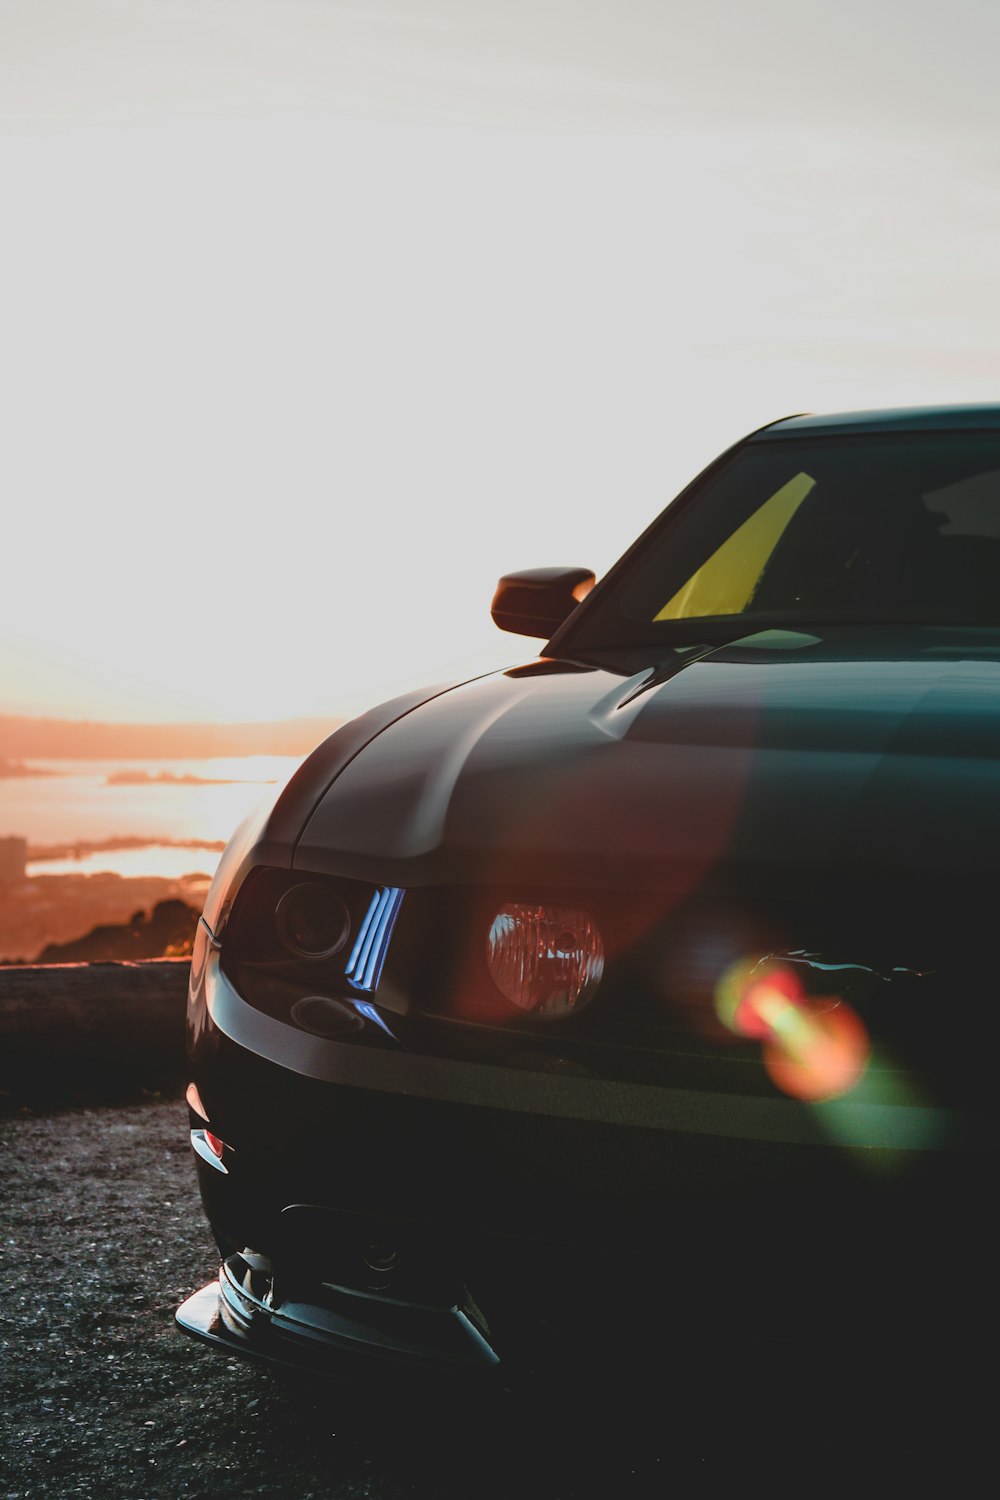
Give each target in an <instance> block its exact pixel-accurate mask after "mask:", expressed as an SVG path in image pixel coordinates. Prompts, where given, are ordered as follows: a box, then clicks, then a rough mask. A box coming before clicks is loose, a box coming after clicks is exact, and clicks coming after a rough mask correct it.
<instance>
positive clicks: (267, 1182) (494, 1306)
mask: <svg viewBox="0 0 1000 1500" xmlns="http://www.w3.org/2000/svg"><path fill="white" fill-rule="evenodd" d="M371 1008H372V1009H373V1008H374V1007H371ZM190 1020H191V1023H192V1049H191V1056H192V1067H193V1074H194V1077H195V1079H196V1081H197V1086H198V1091H199V1098H200V1099H202V1100H203V1101H204V1109H205V1111H206V1113H205V1115H204V1116H203V1117H196V1116H195V1114H193V1115H192V1120H191V1124H192V1127H193V1129H194V1131H195V1132H200V1134H201V1135H202V1136H203V1135H204V1127H208V1128H209V1129H210V1130H211V1131H212V1132H213V1133H214V1134H216V1135H217V1137H218V1138H219V1140H220V1141H221V1142H223V1143H225V1145H224V1149H223V1153H222V1157H221V1159H219V1158H216V1159H214V1160H213V1159H212V1158H213V1153H212V1152H211V1151H210V1150H205V1149H201V1150H198V1143H197V1142H193V1144H195V1146H196V1164H197V1170H198V1175H199V1182H200V1187H201V1192H202V1198H203V1202H204V1205H205V1209H206V1213H207V1215H208V1218H209V1221H210V1223H211V1225H212V1228H213V1230H214V1232H215V1235H216V1238H217V1240H218V1241H219V1244H220V1248H221V1249H222V1253H223V1264H222V1267H221V1269H220V1274H219V1278H218V1280H217V1281H215V1282H212V1283H210V1284H209V1285H208V1286H207V1287H204V1288H202V1290H201V1291H199V1292H197V1293H195V1294H194V1296H193V1297H191V1298H189V1299H188V1300H187V1301H186V1302H185V1303H184V1304H183V1306H182V1307H181V1308H180V1309H179V1311H178V1314H177V1320H178V1322H179V1324H180V1326H181V1327H182V1328H183V1329H184V1330H185V1331H186V1332H188V1333H190V1334H192V1335H194V1336H195V1337H197V1338H199V1339H201V1340H204V1341H205V1342H207V1343H208V1344H211V1345H214V1346H215V1347H217V1348H222V1349H225V1350H227V1351H228V1352H230V1353H234V1354H239V1355H245V1356H248V1357H250V1358H253V1359H256V1360H258V1361H261V1362H263V1363H266V1364H271V1365H275V1366H281V1367H284V1368H289V1369H297V1370H303V1371H310V1372H313V1373H321V1374H329V1375H333V1376H338V1377H349V1378H350V1379H351V1380H352V1381H354V1380H357V1379H359V1378H360V1379H362V1380H363V1379H365V1378H366V1377H367V1376H371V1377H372V1378H373V1379H375V1380H377V1381H378V1382H379V1383H380V1384H383V1385H384V1384H385V1383H386V1382H387V1381H389V1382H391V1381H392V1380H393V1379H394V1377H396V1376H398V1377H400V1378H401V1379H402V1380H403V1381H404V1382H409V1383H410V1384H411V1385H412V1384H414V1383H417V1384H419V1383H420V1382H421V1381H422V1380H423V1379H424V1378H428V1379H429V1378H431V1377H433V1378H435V1379H437V1378H440V1379H443V1380H446V1381H450V1382H451V1383H452V1384H453V1385H455V1386H459V1387H463V1386H468V1385H470V1384H476V1383H479V1384H490V1383H493V1384H507V1383H516V1382H517V1381H518V1379H519V1377H520V1373H521V1372H523V1371H525V1370H527V1369H528V1368H530V1367H535V1368H537V1367H538V1366H539V1365H541V1366H544V1365H545V1364H546V1362H547V1360H548V1359H549V1356H554V1357H555V1358H556V1359H557V1360H558V1361H559V1362H560V1363H561V1364H565V1363H566V1362H567V1360H568V1361H570V1362H571V1361H572V1359H573V1358H574V1357H575V1356H576V1355H577V1354H584V1355H588V1356H589V1355H590V1354H591V1353H592V1352H593V1351H594V1350H595V1349H596V1348H598V1347H600V1348H607V1347H609V1341H610V1346H612V1347H614V1348H615V1349H620V1348H629V1347H631V1348H635V1347H636V1346H639V1347H641V1346H642V1344H643V1343H644V1342H646V1343H648V1342H649V1340H650V1339H651V1338H652V1339H653V1340H654V1341H656V1340H659V1338H660V1337H661V1334H662V1332H663V1330H669V1335H670V1340H671V1344H672V1346H673V1347H674V1348H676V1349H677V1350H680V1349H681V1348H682V1347H684V1348H692V1347H696V1346H697V1345H698V1344H699V1343H701V1344H702V1345H706V1344H707V1345H709V1346H710V1345H711V1344H712V1342H713V1341H715V1340H720V1339H725V1341H726V1343H727V1346H730V1347H731V1346H732V1343H733V1340H734V1339H743V1340H744V1342H745V1344H746V1345H747V1346H749V1345H750V1344H751V1343H752V1344H753V1345H754V1347H759V1348H761V1349H763V1348H764V1347H765V1346H768V1345H773V1344H774V1342H775V1341H776V1340H778V1341H780V1340H782V1339H785V1338H787V1339H789V1340H791V1341H792V1342H794V1340H795V1337H796V1333H795V1331H794V1323H793V1322H792V1321H791V1319H789V1320H788V1322H787V1325H786V1324H785V1320H784V1313H785V1311H786V1310H790V1311H796V1312H800V1311H803V1310H804V1312H805V1315H806V1316H807V1318H808V1319H809V1320H810V1321H811V1323H812V1324H813V1325H814V1332H816V1334H817V1336H818V1338H819V1341H820V1342H821V1343H822V1342H823V1341H824V1340H827V1341H828V1342H829V1343H830V1346H831V1347H833V1346H834V1345H835V1344H837V1343H839V1342H841V1341H842V1340H843V1338H844V1336H845V1330H847V1329H848V1328H849V1327H851V1326H858V1325H859V1324H860V1323H861V1322H862V1321H863V1320H864V1319H866V1318H867V1319H871V1318H872V1317H876V1318H877V1319H879V1320H880V1321H885V1320H886V1319H887V1318H890V1317H891V1318H893V1319H895V1320H896V1321H897V1323H898V1324H900V1325H902V1324H905V1323H906V1321H907V1320H908V1319H910V1317H911V1314H912V1310H913V1309H914V1308H915V1307H917V1306H919V1307H920V1308H921V1317H922V1318H924V1317H925V1316H926V1315H927V1313H928V1310H929V1309H930V1307H931V1306H932V1304H933V1302H934V1300H935V1297H936V1296H937V1295H938V1292H939V1291H941V1290H942V1289H944V1288H945V1287H946V1286H947V1282H948V1279H949V1276H950V1273H949V1271H948V1269H947V1268H948V1267H949V1266H951V1265H954V1266H956V1267H957V1266H958V1265H960V1264H962V1263H963V1258H964V1257H965V1256H966V1255H967V1251H968V1247H969V1246H970V1245H972V1244H976V1243H983V1237H982V1234H981V1232H980V1230H981V1227H982V1226H979V1227H978V1228H976V1226H974V1225H972V1224H971V1223H969V1222H968V1220H969V1215H970V1208H972V1207H974V1206H975V1205H976V1204H979V1203H981V1201H982V1199H981V1192H978V1191H976V1183H977V1180H978V1178H979V1174H980V1173H981V1168H982V1165H983V1163H982V1159H981V1157H979V1153H978V1152H973V1153H971V1155H964V1154H963V1153H961V1152H959V1153H952V1152H949V1151H948V1150H947V1149H946V1145H947V1142H948V1140H949V1129H948V1128H947V1127H950V1126H951V1125H953V1124H954V1121H953V1120H952V1119H950V1118H946V1117H945V1115H944V1113H943V1112H941V1111H935V1112H929V1111H926V1110H921V1109H919V1108H916V1107H914V1106H912V1105H898V1106H894V1105H889V1104H884V1103H879V1102H874V1103H873V1102H871V1101H862V1102H860V1103H857V1104H850V1103H846V1104H844V1105H843V1106H841V1109H840V1113H839V1114H834V1115H832V1116H831V1115H830V1113H829V1112H828V1113H827V1114H826V1116H825V1117H824V1116H823V1115H822V1113H820V1112H817V1111H816V1110H810V1109H809V1108H808V1107H806V1106H804V1105H803V1104H801V1103H800V1102H797V1101H794V1100H791V1099H774V1098H771V1099H767V1098H761V1097H759V1096H747V1095H741V1094H738V1093H718V1092H715V1093H710V1092H706V1091H695V1090H689V1089H680V1088H675V1089H667V1088H655V1087H652V1086H643V1085H622V1084H618V1083H613V1082H610V1081H605V1080H600V1079H596V1078H590V1077H580V1076H576V1075H575V1074H572V1073H562V1072H560V1071H558V1070H549V1071H544V1070H540V1069H537V1068H526V1069H521V1068H517V1067H507V1068H501V1067H494V1066H487V1065H484V1064H482V1063H462V1062H460V1061H458V1060H454V1059H443V1058H438V1057H427V1056H423V1055H421V1054H419V1053H415V1052H412V1051H409V1050H404V1049H398V1050H397V1049H394V1048H391V1047H388V1046H387V1047H384V1048H379V1047H366V1046H364V1045H361V1044H357V1043H355V1042H353V1041H347V1042H345V1041H340V1040H336V1039H332V1038H328V1037H320V1036H316V1035H313V1034H309V1033H308V1032H305V1031H303V1030H301V1029H296V1028H295V1027H293V1026H291V1025H288V1024H284V1023H282V1022H280V1021H279V1020H277V1019H275V1018H273V1017H271V1016H266V1015H262V1014H261V1013H260V1012H259V1011H258V1010H256V1009H254V1008H253V1007H252V1006H250V1005H249V1004H248V1003H247V1002H246V1001H245V1000H244V999H243V997H242V996H241V995H240V993H239V992H238V990H237V989H236V988H235V986H234V985H233V984H232V983H231V982H230V980H229V979H228V978H227V976H226V974H225V972H224V971H223V969H222V967H221V966H220V964H219V961H218V955H217V954H216V953H215V952H214V951H213V952H211V953H209V954H208V955H207V957H206V960H205V962H204V964H203V965H202V966H201V968H200V970H199V971H198V972H197V976H196V980H195V984H194V987H193V991H192V997H191V1010H190ZM370 1024H371V1025H373V1026H375V1025H376V1022H375V1021H372V1022H371V1023H370ZM376 1040H377V1038H376ZM209 1116H210V1118H209ZM831 1120H832V1122H833V1124H834V1125H838V1126H839V1125H841V1124H842V1122H843V1121H846V1122H847V1125H849V1126H850V1127H851V1128H850V1129H849V1130H848V1129H846V1128H844V1129H832V1128H831ZM929 1124H930V1126H931V1127H933V1129H931V1130H930V1132H929V1134H930V1139H931V1141H932V1142H933V1145H932V1148H931V1149H930V1150H926V1149H921V1146H922V1144H923V1142H924V1140H925V1139H926V1138H927V1136H928V1125H929ZM847 1141H849V1142H850V1144H849V1145H848V1144H846V1142H847ZM934 1146H936V1147H937V1149H933V1147H934ZM977 1157H978V1158H979V1159H978V1160H976V1159H975V1158H977ZM973 1217H974V1215H973ZM383 1252H384V1254H383ZM380 1255H381V1257H382V1258H381V1260H380ZM383 1262H384V1263H383ZM776 1309H777V1313H778V1316H777V1317H776V1316H775V1310H776ZM820 1327H822V1328H823V1329H825V1330H826V1331H825V1332H823V1333H821V1332H820V1331H819V1330H820Z"/></svg>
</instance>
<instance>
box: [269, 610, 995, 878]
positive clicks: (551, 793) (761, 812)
mask: <svg viewBox="0 0 1000 1500" xmlns="http://www.w3.org/2000/svg"><path fill="white" fill-rule="evenodd" d="M647 655H648V653H647ZM998 755H1000V633H996V632H976V633H969V632H954V631H944V630H929V629H924V630H913V631H909V632H906V631H894V632H889V631H887V630H885V629H884V628H883V629H880V630H869V631H864V630H859V629H853V630H848V629H841V630H832V631H829V632H827V633H825V634H823V635H822V636H819V635H808V636H807V635H798V634H793V633H791V632H786V631H764V632H761V633H759V634H757V635H755V636H751V637H747V638H745V639H743V640H741V641H738V642H735V643H730V644H727V645H725V646H723V647H717V648H709V647H707V646H705V647H694V648H686V649H683V650H674V651H671V652H669V654H666V655H664V656H662V657H661V659H660V660H658V661H650V660H648V659H647V661H646V662H645V663H644V664H641V665H640V664H639V662H638V661H637V659H636V658H633V659H632V660H631V661H629V662H628V663H625V664H622V663H616V664H615V667H614V668H612V667H609V666H601V665H585V664H581V663H573V662H565V661H552V660H543V661H540V662H537V663H533V664H530V665H528V666H526V667H520V668H515V669H513V670H511V671H509V672H505V673H500V674H497V675H494V676H490V677H487V678H483V679H479V680H476V681H474V682H470V683H466V684H463V685H462V686H459V687H457V688H454V689H452V690H450V691H448V692H445V693H443V694H441V695H439V696H438V697H435V698H434V699H433V700H431V701H429V702H427V703H425V704H423V705H422V706H420V707H418V708H417V709H415V710H414V711H412V712H410V713H408V714H407V715H406V716H405V717H404V718H402V719H400V720H398V721H397V722H395V723H393V724H392V725H390V726H389V727H388V728H387V729H385V730H384V731H383V732H382V733H380V734H379V735H378V736H377V737H376V738H375V739H374V740H372V741H371V743H369V744H368V745H367V746H366V748H365V749H364V750H363V751H361V753H359V754H358V755H357V756H356V757H355V758H354V759H353V760H351V761H350V762H349V763H348V764H347V766H346V767H345V768H344V769H343V770H342V771H341V772H340V773H339V774H338V775H337V777H336V779H335V780H334V781H333V783H332V785H330V786H329V787H328V788H327V790H326V791H325V793H324V794H323V795H322V797H321V800H320V801H319V803H318V805H317V806H316V807H315V809H314V811H313V812H312V814H311V816H309V817H308V819H307V821H306V823H305V826H304V829H303V832H302V835H301V837H300V839H299V841H298V844H297V848H296V851H295V855H294V864H295V866H296V867H297V868H300V869H309V870H314V871H317V872H319V871H327V872H331V873H336V874H349V875H350V874H353V875H357V876H358V877H359V878H365V879H373V880H377V881H383V882H387V883H391V884H396V885H400V886H412V885H426V884H448V883H452V882H455V881H462V882H465V881H470V880H471V881H475V882H480V883H490V884H493V883H504V884H507V883H509V882H511V881H517V882H519V883H520V884H521V885H523V886H531V885H535V886H540V885H546V886H548V885H551V884H552V883H556V884H558V885H560V886H565V887H573V888H576V887H590V888H595V887H597V888H615V889H619V890H622V889H639V888H650V887H652V888H662V889H677V890H687V891H690V890H691V889H693V888H696V887H698V888H703V887H706V886H712V885H718V886H719V887H720V888H726V887H727V886H729V885H733V884H736V885H740V886H745V885H746V883H747V882H748V881H749V882H755V883H761V882H764V883H766V884H767V885H768V887H769V888H775V889H779V888H780V889H784V890H787V891H788V892H789V893H792V894H794V893H796V892H797V891H799V890H800V889H801V888H802V885H803V882H808V881H809V879H810V878H813V877H816V878H819V877H820V876H822V878H823V879H824V880H829V879H831V878H833V879H837V880H840V879H845V878H846V879H853V878H860V877H861V876H864V878H865V879H869V878H875V879H876V881H877V880H880V879H884V878H894V879H906V880H912V879H914V878H915V879H917V880H920V879H921V878H922V875H923V874H924V873H925V872H927V873H929V872H933V873H934V875H935V877H936V878H938V879H939V878H940V877H941V875H942V874H947V873H949V872H951V873H952V874H953V875H954V877H955V878H956V879H958V878H965V877H970V878H976V877H977V876H979V875H980V874H981V873H982V872H985V871H988V870H990V869H991V868H992V867H993V866H995V860H996V853H995V851H996V848H997V841H998V839H1000V786H998V773H997V766H998Z"/></svg>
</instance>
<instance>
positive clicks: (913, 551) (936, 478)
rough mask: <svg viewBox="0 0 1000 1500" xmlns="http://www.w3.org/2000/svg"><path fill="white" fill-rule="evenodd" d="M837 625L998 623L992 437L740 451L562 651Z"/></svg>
mask: <svg viewBox="0 0 1000 1500" xmlns="http://www.w3.org/2000/svg"><path fill="white" fill-rule="evenodd" d="M836 622H845V623H858V622H866V623H886V624H894V623H904V622H907V623H910V622H912V623H918V624H966V623H968V624H976V625H998V624H1000V434H982V433H977V434H968V433H917V434H914V433H907V434H893V435H891V436H888V435H886V436H882V435H879V436H871V435H866V436H858V437H849V436H840V437H823V438H811V439H809V438H801V439H778V440H770V441H767V440H765V441H763V442H756V443H751V444H748V445H747V446H745V447H743V448H741V449H739V450H738V451H737V452H736V453H735V454H734V455H733V456H732V457H731V458H730V459H728V460H727V461H725V462H724V463H723V465H721V466H720V467H719V468H717V469H715V470H713V471H711V472H710V473H709V474H708V475H707V476H706V477H705V478H703V479H702V480H701V481H698V482H697V483H696V485H695V486H694V487H693V489H692V490H690V491H689V492H687V493H686V494H685V495H684V496H683V498H682V499H680V500H679V501H678V502H677V504H676V508H671V509H669V510H668V511H667V512H665V514H664V516H663V517H661V519H660V522H658V523H657V526H656V527H655V528H654V529H653V531H652V533H651V534H650V535H649V536H647V537H646V538H645V540H644V541H643V543H642V544H641V545H640V546H639V547H638V548H637V549H636V550H635V551H634V552H633V554H632V555H631V556H630V557H629V558H628V559H627V561H626V562H625V563H624V564H623V565H622V566H621V568H620V569H619V570H618V571H617V572H616V574H615V575H614V576H613V577H612V578H610V579H609V580H608V584H607V585H606V586H605V587H604V588H602V589H601V590H600V591H599V593H598V594H595V596H594V598H593V602H592V605H591V606H589V607H588V608H586V609H585V610H584V611H581V619H580V622H579V626H580V628H579V631H577V630H573V631H572V645H573V646H574V647H575V646H579V645H583V644H587V645H590V646H595V647H596V646H601V645H607V646H614V645H618V644H638V643H649V644H655V643H656V642H658V641H664V642H667V641H670V640H674V639H678V638H680V637H686V638H690V637H691V636H692V635H693V634H694V635H698V634H705V635H708V634H710V633H714V632H712V631H710V628H709V627H712V626H717V627H727V626H728V627H736V626H739V627H740V628H741V630H740V633H743V627H745V630H746V632H748V633H749V632H750V631H753V630H755V629H761V628H763V627H764V626H765V625H772V626H785V627H787V628H790V629H795V628H805V627H808V626H809V625H816V624H824V623H825V624H829V623H836ZM567 644H569V642H567Z"/></svg>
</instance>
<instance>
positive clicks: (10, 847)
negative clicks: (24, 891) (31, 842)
mask: <svg viewBox="0 0 1000 1500" xmlns="http://www.w3.org/2000/svg"><path fill="white" fill-rule="evenodd" d="M27 863H28V840H27V839H20V838H16V837H10V838H2V839H0V885H21V884H22V882H23V881H24V872H25V866H26V865H27Z"/></svg>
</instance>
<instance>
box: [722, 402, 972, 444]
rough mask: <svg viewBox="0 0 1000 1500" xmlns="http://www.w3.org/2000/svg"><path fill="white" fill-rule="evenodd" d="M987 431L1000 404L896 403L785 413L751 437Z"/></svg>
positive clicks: (755, 439) (763, 439)
mask: <svg viewBox="0 0 1000 1500" xmlns="http://www.w3.org/2000/svg"><path fill="white" fill-rule="evenodd" d="M914 431H919V432H985V431H1000V405H987V404H982V405H978V406H897V407H886V408H885V409H884V410H880V411H839V412H837V411H835V412H825V413H823V412H821V413H819V414H817V415H812V414H809V413H804V414H802V415H800V416H795V417H784V418H783V419H782V420H780V421H777V422H772V423H771V424H770V425H769V426H768V427H762V428H761V429H760V430H759V431H758V432H755V433H753V434H752V435H751V438H750V441H751V442H755V443H759V442H773V441H775V440H780V439H781V438H797V437H807V436H811V435H813V434H815V435H817V436H820V437H833V436H834V435H836V434H837V433H841V432H842V433H863V432H914Z"/></svg>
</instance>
